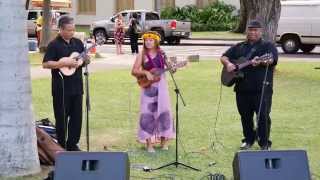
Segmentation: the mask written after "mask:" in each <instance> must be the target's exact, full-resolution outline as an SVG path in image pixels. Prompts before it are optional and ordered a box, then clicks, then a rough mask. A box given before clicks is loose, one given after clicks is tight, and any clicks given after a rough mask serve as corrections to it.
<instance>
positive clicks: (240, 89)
mask: <svg viewBox="0 0 320 180" xmlns="http://www.w3.org/2000/svg"><path fill="white" fill-rule="evenodd" d="M261 37H262V26H261V24H260V22H258V21H256V20H254V21H251V22H250V23H249V24H248V29H247V40H246V41H244V42H241V43H238V44H237V45H235V46H233V47H231V48H230V49H228V50H227V51H226V52H225V53H224V54H223V55H222V57H221V59H220V60H221V63H222V64H223V65H224V67H225V68H226V70H227V71H228V72H232V71H235V70H237V66H236V64H238V62H237V61H238V59H239V58H243V57H244V58H245V59H247V60H251V65H249V66H247V67H245V68H243V69H242V70H241V71H242V73H243V78H242V79H240V80H237V81H236V83H235V87H234V91H235V92H236V102H237V107H238V111H239V113H240V116H241V122H242V128H243V136H244V139H243V140H242V142H243V144H242V145H241V146H240V149H242V150H244V149H249V148H251V146H252V145H253V144H254V142H255V141H256V140H257V141H258V144H259V146H260V148H261V150H268V149H269V148H270V147H271V141H270V140H269V135H270V127H271V119H270V116H269V114H270V111H271V102H272V93H273V88H272V86H273V70H274V67H275V66H276V64H277V61H278V52H277V49H276V47H275V46H274V44H272V43H270V42H266V41H264V40H262V38H261ZM267 53H270V54H271V55H272V59H271V60H269V61H257V60H256V59H255V57H260V56H263V55H264V54H267ZM267 66H268V68H266V67H267ZM266 69H267V77H266V83H264V78H265V73H266ZM263 84H265V89H264V90H265V91H264V96H263V101H262V104H261V106H260V99H261V94H262V93H261V92H262V87H263ZM259 110H260V116H259V119H257V129H256V130H255V128H254V121H253V116H254V113H256V115H258V112H259Z"/></svg>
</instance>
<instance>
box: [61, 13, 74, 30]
mask: <svg viewBox="0 0 320 180" xmlns="http://www.w3.org/2000/svg"><path fill="white" fill-rule="evenodd" d="M66 24H73V18H72V17H70V16H68V15H63V16H60V18H59V22H58V28H60V29H61V28H64V26H65V25H66Z"/></svg>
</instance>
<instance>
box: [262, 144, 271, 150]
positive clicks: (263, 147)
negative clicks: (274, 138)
mask: <svg viewBox="0 0 320 180" xmlns="http://www.w3.org/2000/svg"><path fill="white" fill-rule="evenodd" d="M260 150H262V151H270V150H271V146H269V145H265V146H261V147H260Z"/></svg>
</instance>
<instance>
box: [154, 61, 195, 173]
mask: <svg viewBox="0 0 320 180" xmlns="http://www.w3.org/2000/svg"><path fill="white" fill-rule="evenodd" d="M165 59H166V58H165ZM169 73H170V76H171V79H172V81H173V84H174V87H175V88H174V92H175V93H176V159H175V161H174V162H171V163H168V164H165V165H163V166H160V167H158V168H154V169H152V170H159V169H162V168H165V167H168V166H171V165H174V166H175V167H176V168H178V166H179V165H181V166H183V167H186V168H190V169H192V170H194V171H201V170H200V169H197V168H194V167H192V166H189V165H186V164H183V163H181V162H179V155H178V152H179V151H178V138H179V135H178V134H179V97H180V99H181V101H182V104H183V106H186V103H185V101H184V99H183V97H182V95H181V93H180V90H179V87H178V84H177V82H176V80H175V78H174V76H173V72H172V71H171V70H169Z"/></svg>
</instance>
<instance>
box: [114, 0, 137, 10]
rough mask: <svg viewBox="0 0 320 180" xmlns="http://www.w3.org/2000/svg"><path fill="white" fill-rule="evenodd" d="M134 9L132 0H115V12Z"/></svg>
mask: <svg viewBox="0 0 320 180" xmlns="http://www.w3.org/2000/svg"><path fill="white" fill-rule="evenodd" d="M131 9H134V0H116V10H117V12H119V11H123V10H131Z"/></svg>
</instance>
